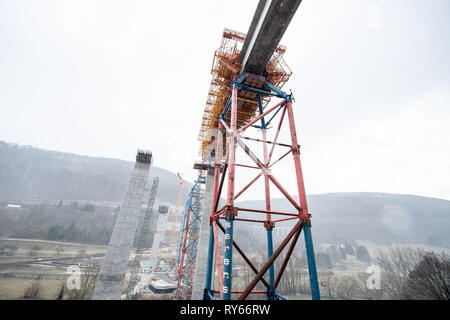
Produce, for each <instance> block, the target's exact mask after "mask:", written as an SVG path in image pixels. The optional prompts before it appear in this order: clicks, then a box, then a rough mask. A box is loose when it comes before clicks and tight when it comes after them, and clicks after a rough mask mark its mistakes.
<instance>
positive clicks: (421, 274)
mask: <svg viewBox="0 0 450 320" xmlns="http://www.w3.org/2000/svg"><path fill="white" fill-rule="evenodd" d="M406 286H407V288H408V292H409V293H410V295H411V297H413V298H417V299H433V300H450V289H449V288H450V259H449V257H448V256H447V255H446V254H445V253H442V254H441V255H437V254H435V253H434V252H426V253H424V254H423V256H422V258H421V260H420V261H419V263H418V264H417V265H416V266H415V267H414V268H413V269H412V270H411V271H410V272H409V275H408V280H407V283H406Z"/></svg>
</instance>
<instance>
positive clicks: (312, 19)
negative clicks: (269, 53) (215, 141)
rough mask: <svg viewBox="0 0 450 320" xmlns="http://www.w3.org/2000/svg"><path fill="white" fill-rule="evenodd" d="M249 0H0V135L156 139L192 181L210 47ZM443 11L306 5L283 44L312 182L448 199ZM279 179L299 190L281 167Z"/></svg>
mask: <svg viewBox="0 0 450 320" xmlns="http://www.w3.org/2000/svg"><path fill="white" fill-rule="evenodd" d="M257 2H258V1H257V0H252V1H242V0H229V1H206V0H205V1H138V0H126V1H125V0H120V1H119V0H104V1H100V0H88V1H86V0H77V1H75V0H73V1H69V0H66V1H64V0H47V1H45V0H0V112H1V113H0V140H5V141H9V142H16V143H19V144H25V145H33V146H37V147H41V148H46V149H52V150H59V151H66V152H73V153H78V154H84V155H90V156H101V157H114V158H120V159H125V160H133V158H134V154H135V152H136V149H137V148H146V149H151V150H152V151H153V153H154V159H155V165H157V166H160V167H162V168H165V169H168V170H171V171H174V172H181V173H183V174H184V176H185V177H186V178H187V179H189V180H191V181H192V180H194V179H195V176H196V173H195V172H194V170H192V164H193V162H194V161H195V159H197V153H198V143H197V140H196V139H197V134H198V129H199V125H200V119H201V116H202V112H203V108H204V102H205V101H206V95H207V91H208V88H209V82H210V68H211V62H212V57H213V53H214V51H215V50H216V49H217V48H218V46H219V44H220V39H221V33H222V30H223V28H224V27H228V28H231V29H235V30H239V31H242V32H246V31H247V29H248V27H249V24H250V21H251V18H252V16H253V12H254V10H255V8H256V5H257ZM449 14H450V2H448V1H447V0H396V1H392V0H378V1H377V0H343V1H333V0H304V1H303V2H302V4H301V5H300V7H299V10H298V12H297V14H296V16H295V17H294V19H293V20H292V23H291V25H290V27H289V29H288V31H287V32H286V34H285V36H284V37H283V39H282V44H284V45H286V46H287V52H286V55H285V60H286V62H287V63H288V64H289V66H290V67H291V69H292V70H293V72H294V75H293V76H292V78H291V80H290V81H289V83H288V84H287V86H286V87H285V88H286V89H292V91H293V92H294V96H295V99H296V103H295V105H294V107H295V117H296V121H297V130H298V134H299V138H300V143H301V145H302V150H303V151H302V161H303V162H302V164H303V169H304V175H305V183H306V188H307V192H308V193H323V192H336V191H340V192H346V191H375V192H395V193H411V194H418V195H424V196H431V197H439V198H444V199H450V148H449V147H450V126H449V124H450V63H449V57H450V41H449V39H450V22H449V21H450V20H449ZM283 179H284V180H283ZM280 180H283V182H285V183H286V184H287V185H288V188H289V190H290V191H291V192H293V193H296V192H295V181H294V180H293V179H292V171H291V170H288V169H287V167H286V168H285V167H282V168H281V172H280ZM250 197H251V196H250ZM253 197H255V198H262V196H260V195H259V194H256V193H254V194H253Z"/></svg>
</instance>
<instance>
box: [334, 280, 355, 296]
mask: <svg viewBox="0 0 450 320" xmlns="http://www.w3.org/2000/svg"><path fill="white" fill-rule="evenodd" d="M356 288H357V284H356V279H355V278H354V277H353V276H351V275H345V276H341V277H339V282H338V285H337V296H338V298H341V299H345V300H348V299H350V298H352V294H353V292H354V290H355V289H356Z"/></svg>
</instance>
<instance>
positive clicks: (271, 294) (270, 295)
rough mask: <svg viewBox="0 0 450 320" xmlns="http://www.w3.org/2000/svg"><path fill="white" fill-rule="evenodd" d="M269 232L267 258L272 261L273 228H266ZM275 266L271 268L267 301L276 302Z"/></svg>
mask: <svg viewBox="0 0 450 320" xmlns="http://www.w3.org/2000/svg"><path fill="white" fill-rule="evenodd" d="M266 230H267V256H268V258H269V259H270V257H271V256H272V255H273V238H272V232H273V229H272V228H271V227H269V228H266ZM273 265H274V264H273V263H272V265H271V266H270V267H269V287H268V288H267V300H274V299H275V290H274V288H273V286H274V284H275V270H274V266H273Z"/></svg>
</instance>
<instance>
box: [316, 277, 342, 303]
mask: <svg viewBox="0 0 450 320" xmlns="http://www.w3.org/2000/svg"><path fill="white" fill-rule="evenodd" d="M338 282H339V279H338V276H336V275H334V274H333V273H332V272H327V273H325V274H323V275H322V276H321V280H320V284H321V285H322V288H323V290H324V293H325V294H326V296H327V297H329V298H336V296H337V290H336V289H337V285H338Z"/></svg>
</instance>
